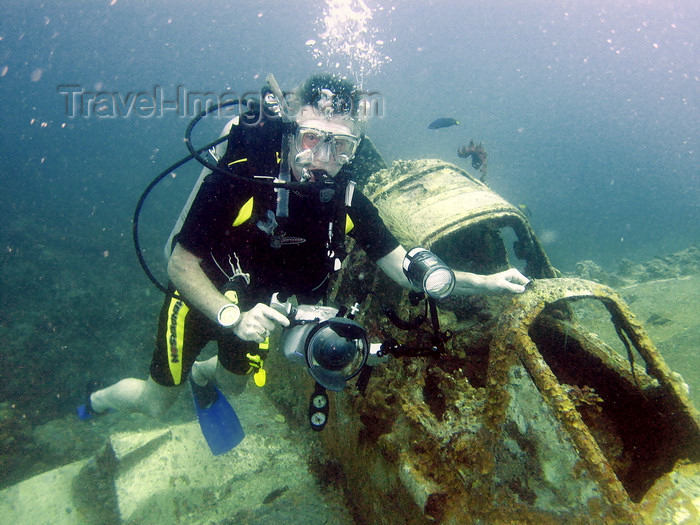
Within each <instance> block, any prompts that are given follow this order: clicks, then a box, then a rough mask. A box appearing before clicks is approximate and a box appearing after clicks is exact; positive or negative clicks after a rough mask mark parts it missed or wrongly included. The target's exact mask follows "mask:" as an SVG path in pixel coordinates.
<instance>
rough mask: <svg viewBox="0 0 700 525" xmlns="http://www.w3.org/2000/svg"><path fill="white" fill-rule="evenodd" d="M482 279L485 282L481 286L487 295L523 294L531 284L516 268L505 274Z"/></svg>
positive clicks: (487, 276) (484, 276) (499, 273)
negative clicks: (528, 284)
mask: <svg viewBox="0 0 700 525" xmlns="http://www.w3.org/2000/svg"><path fill="white" fill-rule="evenodd" d="M482 278H483V282H482V283H481V286H482V287H483V288H484V292H486V293H497V292H511V293H523V292H524V291H525V285H526V284H527V283H529V282H530V279H528V278H527V277H525V276H524V275H523V274H522V273H520V272H519V271H518V270H516V269H515V268H510V269H508V270H506V271H504V272H498V273H494V274H491V275H483V276H482Z"/></svg>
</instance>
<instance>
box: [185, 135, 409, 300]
mask: <svg viewBox="0 0 700 525" xmlns="http://www.w3.org/2000/svg"><path fill="white" fill-rule="evenodd" d="M272 128H273V126H270V127H268V129H260V127H255V126H233V128H232V131H231V135H230V138H229V144H228V147H227V152H226V155H225V156H224V157H223V158H222V159H221V160H220V162H219V166H221V167H225V168H226V169H227V170H228V171H231V172H233V173H236V174H239V175H242V176H244V177H248V178H250V177H252V176H253V175H258V176H269V177H277V176H278V174H279V159H280V156H281V154H280V149H281V143H282V130H281V129H272ZM256 136H257V137H256ZM256 139H257V140H256ZM261 143H262V144H263V146H262V147H260V144H261ZM265 145H268V146H267V147H265ZM270 145H272V146H270ZM358 154H359V152H358ZM360 164H361V163H359V162H358V163H356V165H360ZM353 169H354V166H353V163H351V164H350V165H348V166H345V167H344V169H343V170H342V171H341V173H339V174H338V175H337V176H336V178H337V179H338V180H340V181H341V183H340V184H339V190H338V191H337V192H336V194H337V195H336V198H335V199H334V200H333V201H331V202H330V203H322V202H321V201H320V199H319V196H318V194H316V193H312V194H306V193H297V192H294V191H290V192H289V217H287V218H275V220H276V221H277V223H278V226H277V228H276V229H275V231H274V236H273V235H270V234H269V233H268V232H266V231H263V229H262V228H261V227H259V226H258V224H259V223H260V224H263V223H268V224H269V221H270V215H271V214H274V212H275V210H276V202H277V193H276V192H275V190H274V189H273V188H272V187H270V186H263V185H259V184H254V183H250V182H247V181H245V180H241V179H240V178H237V177H231V176H227V175H224V174H222V173H212V174H210V175H209V176H208V177H206V178H205V180H204V181H203V183H202V185H201V187H200V189H199V192H198V193H197V196H196V198H195V200H194V202H193V204H192V207H191V208H190V211H189V213H188V215H187V218H186V220H185V222H184V224H183V226H182V229H181V231H180V233H179V234H178V235H177V236H176V238H175V239H176V241H177V242H179V243H180V244H181V245H182V246H183V247H184V248H185V249H187V250H188V251H190V252H191V253H193V254H195V255H196V256H198V257H200V258H201V259H202V268H203V270H204V272H205V273H206V275H207V276H208V277H209V278H210V279H211V280H212V282H214V283H215V284H216V285H217V286H222V285H224V284H225V283H226V282H227V276H226V275H224V272H225V273H226V274H228V275H231V274H232V270H231V266H230V263H229V258H230V260H231V262H233V263H234V264H236V263H238V264H239V265H240V269H241V270H242V272H244V273H247V274H250V279H251V282H250V285H249V286H246V291H245V292H244V293H243V297H241V298H240V299H241V303H242V304H241V306H242V307H243V308H245V307H250V306H252V303H255V302H259V301H269V298H270V295H271V294H272V293H273V292H282V293H285V294H288V295H292V294H296V295H297V296H300V297H304V298H305V299H307V300H312V299H316V300H318V299H320V298H321V297H322V296H323V294H324V292H325V287H326V283H327V281H328V275H329V272H330V271H332V269H333V264H334V257H332V256H330V255H329V251H335V252H337V251H338V250H337V249H336V250H332V242H331V240H330V239H329V225H330V223H334V224H338V222H337V221H341V223H342V224H340V230H338V229H337V228H336V231H335V233H334V234H333V235H335V236H336V240H337V237H338V231H340V232H341V234H342V233H343V230H345V231H347V230H348V229H349V228H346V220H347V217H349V218H350V221H352V222H351V224H352V228H351V229H350V230H349V232H348V234H349V235H350V236H352V237H353V238H354V239H355V240H356V241H357V243H358V244H359V246H360V247H361V248H363V249H364V250H365V252H366V253H367V255H368V257H369V258H370V259H371V260H373V261H376V260H377V259H380V258H381V257H383V256H385V255H387V254H388V253H390V252H391V251H392V250H394V249H395V248H396V247H397V246H398V245H399V243H398V241H397V240H396V238H395V237H394V236H393V235H392V234H391V232H389V230H388V229H387V228H386V226H385V225H384V223H383V222H382V220H381V218H380V217H379V214H378V212H377V209H376V208H375V207H374V205H373V204H372V203H371V202H370V201H369V200H368V199H367V198H366V197H365V196H364V195H363V194H362V193H361V192H360V191H359V190H355V192H354V196H353V198H352V202H351V204H350V206H345V205H344V201H345V184H343V183H342V181H344V180H347V179H349V178H350V177H353ZM251 198H252V201H251ZM234 224H235V225H234ZM273 237H274V238H273ZM343 239H344V237H343V236H342V235H341V241H342V240H343ZM336 248H337V247H336ZM335 255H336V256H337V255H338V253H335ZM222 270H223V271H222ZM241 291H242V290H239V292H241ZM246 299H247V300H246ZM245 303H248V304H245ZM249 305H250V306H249Z"/></svg>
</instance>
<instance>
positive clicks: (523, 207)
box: [517, 204, 532, 217]
mask: <svg viewBox="0 0 700 525" xmlns="http://www.w3.org/2000/svg"><path fill="white" fill-rule="evenodd" d="M517 206H518V208H519V209H520V211H521V212H523V213H524V214H525V215H527V216H528V217H532V210H531V209H530V207H529V206H528V205H527V204H518V205H517Z"/></svg>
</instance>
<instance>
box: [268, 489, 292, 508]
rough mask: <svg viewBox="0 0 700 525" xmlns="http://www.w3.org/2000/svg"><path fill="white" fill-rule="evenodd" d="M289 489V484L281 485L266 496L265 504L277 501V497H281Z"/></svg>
mask: <svg viewBox="0 0 700 525" xmlns="http://www.w3.org/2000/svg"><path fill="white" fill-rule="evenodd" d="M288 490H289V486H288V485H285V486H284V487H280V488H278V489H275V490H273V491H272V492H270V493H269V494H268V495H267V496H265V499H264V500H263V504H264V505H267V504H269V503H272V502H273V501H275V500H276V499H277V498H279V497H280V496H281V495H282V494H284V493H285V492H287V491H288Z"/></svg>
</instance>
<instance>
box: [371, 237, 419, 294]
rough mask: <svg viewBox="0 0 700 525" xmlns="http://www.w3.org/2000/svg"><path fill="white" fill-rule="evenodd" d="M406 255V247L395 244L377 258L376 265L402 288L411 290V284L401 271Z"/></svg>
mask: <svg viewBox="0 0 700 525" xmlns="http://www.w3.org/2000/svg"><path fill="white" fill-rule="evenodd" d="M405 257H406V249H405V248H404V247H403V246H400V245H399V246H397V247H396V248H394V249H393V250H392V251H390V252H389V253H388V254H386V255H385V256H384V257H382V258H381V259H378V260H377V266H379V268H381V270H382V271H383V272H384V273H385V274H387V275H388V276H389V277H390V278H391V279H392V280H393V281H395V282H396V283H398V284H399V285H401V286H402V287H403V288H408V289H409V290H413V289H414V288H413V286H412V285H411V283H410V281H409V280H408V278H407V277H406V274H404V273H403V266H402V264H403V260H404V258H405Z"/></svg>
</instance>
